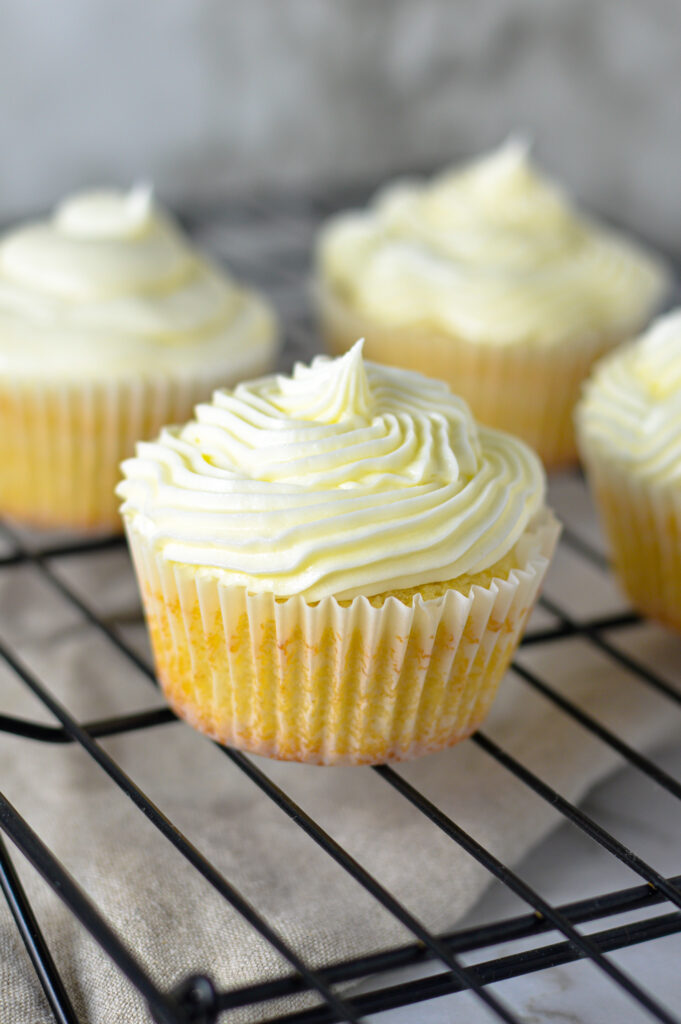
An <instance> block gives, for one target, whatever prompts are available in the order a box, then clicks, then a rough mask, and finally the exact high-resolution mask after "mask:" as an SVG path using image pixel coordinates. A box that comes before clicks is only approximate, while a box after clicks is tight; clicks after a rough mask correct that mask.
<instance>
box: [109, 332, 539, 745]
mask: <svg viewBox="0 0 681 1024" xmlns="http://www.w3.org/2000/svg"><path fill="white" fill-rule="evenodd" d="M123 472H124V477H125V480H124V481H123V483H121V484H120V485H119V488H118V493H119V495H120V496H121V497H122V498H123V506H122V514H123V517H124V520H125V525H126V531H127V534H128V539H129V543H130V547H131V550H132V554H133V559H134V563H135V567H136V571H137V575H138V578H139V583H140V588H141V591H142V596H143V602H144V607H145V611H146V616H147V621H148V625H149V629H150V634H151V640H152V646H153V650H154V655H155V659H156V665H157V671H158V677H159V680H160V682H161V685H162V687H163V689H164V691H165V693H166V695H167V698H168V700H169V702H170V704H171V705H172V706H173V708H174V709H175V710H176V712H177V713H178V714H179V715H181V716H182V717H184V718H186V719H187V720H188V721H189V722H191V723H192V724H193V725H194V726H196V727H197V728H199V729H201V730H202V731H204V732H206V733H207V734H208V735H210V736H212V737H214V738H215V739H217V740H219V741H221V742H223V743H227V744H229V745H232V746H235V747H239V748H242V749H245V750H250V751H254V752H256V753H259V754H265V755H268V756H271V757H277V758H283V759H288V760H297V761H307V762H312V763H318V764H339V763H347V764H361V763H376V762H385V761H388V760H393V759H402V758H412V757H416V756H418V755H420V754H424V753H427V752H428V751H433V750H439V749H441V748H443V747H447V746H449V745H451V744H453V743H456V742H457V741H458V740H460V739H462V738H463V737H465V736H467V735H468V734H469V733H471V732H472V731H474V730H475V729H476V728H477V726H478V725H479V723H480V722H481V721H482V719H483V718H484V716H485V714H486V712H487V710H488V709H489V707H490V705H491V703H492V700H493V698H494V695H495V692H496V689H497V686H498V684H499V681H500V679H501V677H502V675H503V673H504V671H505V669H506V667H507V665H508V662H509V659H510V658H511V655H512V653H513V650H514V648H515V646H516V644H517V642H518V639H519V637H520V634H521V631H522V629H523V626H524V623H525V621H526V619H527V616H528V614H529V611H530V609H531V607H532V604H533V602H534V600H535V598H536V595H537V591H538V588H539V585H540V583H541V580H542V577H543V575H544V572H545V569H546V567H547V564H548V560H549V558H550V556H551V553H552V550H553V546H554V544H555V540H556V536H557V532H558V531H557V525H556V522H555V519H554V518H553V516H552V515H551V513H550V512H549V511H548V510H547V509H546V507H545V505H544V475H543V472H542V468H541V464H540V462H539V460H538V459H537V457H536V456H535V455H534V454H533V453H532V452H531V451H530V450H529V449H528V448H527V447H526V446H525V445H524V444H523V443H522V442H521V441H518V440H516V439H515V438H512V437H509V436H507V435H505V434H502V433H500V432H497V431H495V430H491V429H488V428H486V427H479V428H478V427H477V426H476V424H475V422H474V420H473V418H472V416H471V414H470V412H469V410H468V407H467V406H466V404H465V403H464V402H463V401H462V400H461V399H459V398H456V397H455V396H453V395H452V394H451V392H450V391H449V389H448V388H447V387H446V385H444V384H443V383H441V382H439V381H434V380H429V379H427V378H425V377H422V376H421V375H419V374H415V373H409V372H406V371H403V370H398V369H394V368H388V367H382V366H378V365H376V364H372V363H364V362H363V359H362V355H361V345H360V344H358V345H356V346H355V347H354V348H353V349H352V350H351V351H350V352H348V353H347V354H346V355H345V356H344V357H342V358H340V359H336V360H329V359H327V358H325V357H320V358H318V359H316V360H315V361H314V362H313V363H312V365H311V366H309V367H308V366H302V365H298V366H296V368H295V370H294V373H293V376H292V377H280V376H270V377H264V378H261V379H259V380H256V381H253V382H250V383H247V384H240V385H238V386H237V387H236V388H235V389H234V390H233V391H228V390H220V391H217V392H216V393H215V395H214V396H213V401H212V403H211V404H205V405H199V406H198V407H197V409H196V413H195V419H194V420H192V421H191V422H189V423H187V424H186V425H185V426H183V427H169V428H167V429H165V430H163V431H162V432H161V435H160V437H159V439H158V440H157V441H155V442H153V443H143V444H139V445H138V446H137V457H136V458H134V459H129V460H127V461H126V462H125V463H124V464H123Z"/></svg>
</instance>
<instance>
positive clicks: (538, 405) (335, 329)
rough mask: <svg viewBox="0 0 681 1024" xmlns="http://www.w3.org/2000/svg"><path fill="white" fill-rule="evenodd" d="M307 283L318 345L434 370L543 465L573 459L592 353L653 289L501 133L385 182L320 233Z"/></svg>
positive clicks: (620, 249)
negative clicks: (444, 162)
mask: <svg viewBox="0 0 681 1024" xmlns="http://www.w3.org/2000/svg"><path fill="white" fill-rule="evenodd" d="M316 264H317V270H316V285H315V288H314V294H315V298H316V302H317V306H318V311H319V315H320V321H321V326H322V331H323V334H324V337H325V340H326V342H327V346H328V348H329V350H330V351H331V352H332V353H334V354H338V353H342V352H345V351H347V349H348V348H349V347H350V346H351V345H352V344H353V342H354V340H355V339H356V338H357V337H359V336H361V335H364V336H365V337H366V353H367V356H368V357H369V358H371V359H374V360H377V361H379V362H384V363H389V364H393V365H397V366H403V367H407V368H409V369H418V370H421V371H422V372H424V373H428V374H430V375H432V376H435V377H440V378H441V379H442V380H444V381H446V382H447V383H448V384H449V385H450V386H451V388H452V390H453V391H455V392H456V393H457V394H460V395H462V396H463V398H465V399H466V401H467V402H468V403H469V405H470V406H471V408H472V410H473V413H474V415H475V416H476V417H477V418H478V419H480V420H482V421H483V422H484V423H486V424H488V425H490V426H495V427H498V428H499V429H502V430H509V431H511V432H513V433H516V434H518V435H519V436H520V437H522V438H523V439H524V440H525V441H527V442H528V444H530V445H532V446H533V447H534V448H535V449H536V450H537V451H538V452H539V454H540V456H541V457H542V458H543V460H544V462H545V464H546V465H547V466H549V467H557V466H560V465H565V464H569V463H572V462H574V461H575V460H576V457H577V452H576V448H575V440H574V430H573V425H572V412H573V407H574V404H575V402H576V401H577V398H578V396H579V389H580V385H581V383H582V381H583V379H584V378H585V376H586V375H587V373H588V370H589V368H590V366H591V364H592V362H593V361H594V360H595V359H596V357H598V356H599V355H601V354H602V353H604V352H606V351H607V350H608V349H610V348H612V347H613V346H614V345H616V344H617V343H618V342H620V341H622V340H623V339H626V338H629V337H633V335H634V334H635V333H636V332H637V331H638V330H640V329H641V328H642V327H643V326H644V325H645V324H646V322H647V321H648V319H649V318H650V316H651V314H652V312H653V311H654V309H655V308H656V307H657V306H658V304H659V302H660V300H661V297H662V296H663V294H664V292H665V290H666V286H667V276H666V273H665V271H664V269H663V267H662V265H661V263H660V262H659V261H658V260H657V259H656V258H654V257H653V256H652V255H651V254H650V253H648V252H646V251H645V250H644V249H642V248H641V247H640V246H637V245H634V244H633V243H632V242H630V241H627V240H626V239H625V238H623V237H622V236H621V235H619V234H616V233H615V232H614V231H612V230H610V229H607V228H605V227H603V226H602V225H599V224H597V223H595V222H593V221H591V220H589V219H587V218H585V217H584V216H582V215H580V214H578V213H577V212H576V211H575V210H574V209H573V207H572V206H571V205H570V203H569V202H568V200H567V199H566V197H565V196H564V195H563V194H562V193H561V192H560V191H559V190H558V189H557V188H556V187H555V186H554V185H553V184H552V183H550V182H549V181H547V180H546V179H545V178H543V177H542V176H540V175H539V174H538V173H537V172H536V171H535V170H534V169H533V167H532V166H531V165H530V163H529V161H528V157H527V152H526V149H525V147H523V146H522V145H520V144H519V143H516V142H511V143H508V144H506V145H505V146H504V147H502V148H501V149H500V150H499V151H498V152H495V153H493V154H492V155H491V156H487V157H484V158H483V159H481V160H478V161H477V162H475V163H472V164H468V165H466V166H464V167H463V168H456V169H454V170H450V171H447V172H445V173H444V174H441V175H439V176H438V177H436V178H434V179H433V180H431V181H427V182H419V181H405V182H398V183H396V184H393V185H391V186H389V187H387V188H386V189H384V190H383V191H382V192H380V193H379V194H378V196H377V197H376V198H375V199H374V201H373V202H372V204H371V205H370V206H369V208H368V209H366V210H363V211H361V212H350V213H343V214H340V215H338V216H335V217H333V218H332V219H331V220H329V221H328V223H327V224H326V225H325V226H324V228H323V229H322V232H321V235H320V238H319V244H318V247H317V258H316Z"/></svg>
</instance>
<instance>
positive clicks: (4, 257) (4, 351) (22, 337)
mask: <svg viewBox="0 0 681 1024" xmlns="http://www.w3.org/2000/svg"><path fill="white" fill-rule="evenodd" d="M274 336H275V330H274V323H273V319H272V315H271V313H270V311H269V308H268V306H267V305H266V303H265V302H264V301H263V300H262V299H260V297H259V296H257V295H255V294H254V293H252V292H250V291H248V290H246V289H244V288H240V287H238V286H237V285H236V284H235V283H234V282H233V281H232V280H231V278H230V277H229V275H227V274H226V273H225V272H224V271H223V270H222V269H218V268H217V267H215V266H213V265H212V264H211V263H210V262H209V261H208V260H207V259H205V258H204V257H202V256H201V255H199V253H198V252H197V251H196V250H195V249H194V248H193V247H192V246H191V245H190V243H189V241H188V239H187V238H186V237H185V236H184V235H183V234H182V233H181V232H180V230H179V229H178V228H177V227H176V225H175V224H174V223H173V222H172V220H171V219H170V218H169V217H168V216H167V215H166V214H165V213H163V212H162V210H160V209H159V207H158V206H157V204H156V203H155V202H154V201H153V198H152V196H151V192H150V190H149V189H146V188H136V189H133V190H132V191H130V192H128V193H123V192H116V191H101V192H91V193H85V194H83V195H79V196H76V197H73V198H71V199H68V200H66V201H65V202H63V203H62V204H61V205H60V206H58V207H57V209H56V211H55V213H54V215H53V216H52V217H51V218H50V219H49V220H46V221H39V222H36V223H29V224H26V225H24V226H22V227H19V228H18V229H17V230H15V231H12V232H10V233H9V234H7V235H5V236H4V237H3V238H2V239H0V373H4V372H7V373H10V374H12V375H14V376H16V375H22V374H26V375H29V376H32V377H33V376H36V375H37V376H43V377H44V376H49V377H50V378H54V377H68V376H71V375H74V374H75V375H77V376H79V377H80V376H83V375H86V376H87V375H93V376H101V375H105V376H107V377H108V376H111V375H120V374H122V375H131V374H132V375H139V374H143V373H145V372H151V373H155V374H158V373H164V372H166V373H168V374H170V375H180V374H182V372H183V371H184V370H185V369H186V368H187V367H191V368H195V367H197V368H199V369H200V368H201V366H202V365H203V364H205V365H206V366H207V368H208V369H210V371H211V373H213V374H214V373H215V372H219V370H220V367H221V366H223V365H224V367H225V371H228V370H229V371H238V369H239V366H240V364H241V363H243V366H244V369H245V370H246V372H248V368H249V367H251V368H252V367H253V366H254V365H263V363H264V358H263V357H262V355H261V358H260V359H258V353H259V352H260V353H261V354H262V353H264V352H265V351H266V350H268V349H272V348H273V343H274ZM254 356H255V360H254ZM251 372H252V369H251ZM233 376H234V374H233V373H232V376H231V377H230V379H233Z"/></svg>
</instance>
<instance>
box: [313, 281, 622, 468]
mask: <svg viewBox="0 0 681 1024" xmlns="http://www.w3.org/2000/svg"><path fill="white" fill-rule="evenodd" d="M313 296H314V301H315V305H316V307H317V312H318V316H319V320H320V325H321V331H322V335H323V337H324V340H325V342H326V346H327V348H328V351H329V352H330V353H331V354H332V355H341V354H342V353H343V352H347V350H348V349H349V348H350V347H351V346H352V345H353V344H354V343H355V342H356V341H357V339H358V338H364V339H365V343H364V356H365V358H366V359H371V360H374V361H375V362H378V363H387V364H389V365H393V366H401V367H404V368H405V369H409V370H418V371H419V372H420V373H424V374H426V375H427V376H430V377H438V378H439V379H440V380H444V381H445V382H446V383H447V384H448V385H449V386H450V388H451V389H452V391H453V392H454V394H457V395H461V396H462V397H463V398H464V399H465V400H466V401H467V402H468V404H469V405H470V407H471V409H472V411H473V414H474V416H475V418H476V419H478V420H480V421H482V422H483V423H486V424H487V425H488V426H491V427H496V428H497V429H499V430H506V431H508V432H509V433H511V434H516V435H517V436H518V437H521V438H522V439H523V440H524V441H526V442H527V443H528V444H529V445H530V446H531V447H532V448H534V450H535V451H536V452H537V453H538V454H539V456H540V457H541V459H542V461H543V462H544V464H545V465H546V466H547V468H549V469H557V468H559V467H561V466H569V465H572V464H574V463H576V462H577V460H578V455H577V447H576V443H575V435H574V427H573V422H572V411H573V408H574V405H575V403H576V402H577V399H578V398H579V394H580V389H581V385H582V382H583V381H584V379H585V377H586V376H587V374H588V372H589V370H590V368H591V365H592V363H593V362H594V360H596V359H597V358H598V357H599V356H601V355H603V354H604V353H605V352H608V351H609V350H610V349H611V348H613V347H614V346H615V345H617V344H618V343H619V342H620V341H622V340H623V337H622V336H611V337H604V336H602V335H600V336H599V335H596V334H593V335H588V336H585V337H580V338H570V339H566V340H565V341H564V342H563V343H561V344H560V345H541V344H534V345H531V344H515V345H494V344H488V345H485V344H481V343H479V342H473V341H467V340H466V339H465V338H461V337H457V336H456V335H454V334H450V333H445V332H443V331H438V330H437V329H436V328H429V327H428V326H427V325H424V326H422V327H421V326H419V327H385V326H382V325H380V324H376V323H375V322H373V321H371V320H369V319H367V318H366V317H363V316H362V315H361V314H359V313H356V312H355V311H354V310H353V309H352V308H351V307H350V306H349V305H348V304H347V303H346V302H344V301H343V300H342V299H340V298H339V297H338V296H337V295H335V294H334V293H333V292H332V290H331V289H330V288H328V287H327V286H325V285H324V284H317V285H315V287H314V289H313ZM635 326H636V327H638V326H639V325H635ZM627 336H628V335H627Z"/></svg>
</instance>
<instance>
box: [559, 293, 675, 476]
mask: <svg viewBox="0 0 681 1024" xmlns="http://www.w3.org/2000/svg"><path fill="white" fill-rule="evenodd" d="M576 415H577V432H578V438H579V440H580V447H581V448H582V451H583V452H584V454H585V455H586V457H587V458H588V455H589V451H590V450H596V451H598V452H600V453H602V454H604V455H606V456H608V457H610V458H612V459H614V460H615V461H616V463H617V464H618V465H620V466H622V467H625V468H626V469H627V471H629V472H632V473H634V474H635V475H636V477H638V478H640V479H642V480H646V481H648V482H650V483H655V484H662V485H666V484H670V483H675V484H676V485H678V481H679V480H681V309H677V310H675V311H674V312H673V313H669V314H668V315H667V316H664V317H661V318H660V319H659V320H657V321H656V322H655V323H654V324H653V326H652V327H651V328H650V329H649V330H648V331H647V332H646V333H645V334H644V335H643V336H642V337H641V338H639V339H638V340H637V341H636V342H634V343H633V344H631V345H628V346H626V348H623V349H620V350H618V351H617V352H616V353H614V354H613V355H611V356H609V357H607V358H606V359H602V360H601V361H600V362H599V363H597V364H596V368H595V371H594V373H593V374H592V376H591V377H590V379H589V380H588V381H587V383H586V385H585V387H584V395H583V397H582V400H581V401H580V403H579V405H578V407H577V414H576Z"/></svg>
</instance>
